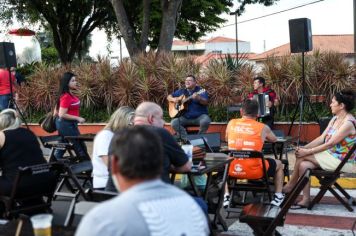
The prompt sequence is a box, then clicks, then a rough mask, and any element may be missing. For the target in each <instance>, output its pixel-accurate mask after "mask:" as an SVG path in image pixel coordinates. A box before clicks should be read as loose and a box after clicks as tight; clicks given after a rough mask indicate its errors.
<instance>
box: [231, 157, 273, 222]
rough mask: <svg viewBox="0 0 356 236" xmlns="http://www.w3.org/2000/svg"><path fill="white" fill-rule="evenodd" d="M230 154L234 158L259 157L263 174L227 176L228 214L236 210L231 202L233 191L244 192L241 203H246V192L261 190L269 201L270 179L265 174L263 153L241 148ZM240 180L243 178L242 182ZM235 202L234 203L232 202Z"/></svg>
mask: <svg viewBox="0 0 356 236" xmlns="http://www.w3.org/2000/svg"><path fill="white" fill-rule="evenodd" d="M230 155H232V156H233V157H234V158H242V159H245V158H258V159H261V162H262V168H263V169H262V171H263V173H264V174H263V176H262V178H260V179H253V180H250V179H240V178H236V177H232V176H230V175H229V177H228V183H229V185H228V188H229V190H230V192H231V194H230V203H229V207H228V208H227V209H226V211H227V212H228V216H229V213H230V212H236V211H235V209H234V207H232V204H233V203H234V195H235V192H244V195H243V199H242V202H241V204H242V205H246V202H245V201H246V194H247V192H252V193H253V194H254V195H255V194H256V193H259V192H262V193H267V196H268V199H269V201H271V200H272V193H271V186H270V185H271V184H272V183H270V179H269V177H268V174H267V168H266V165H265V158H264V156H263V154H262V153H261V152H257V151H242V150H238V151H233V152H232V153H231V154H230ZM231 165H233V164H232V163H231V164H230V168H232V167H231ZM241 180H245V181H244V182H242V181H241ZM234 204H236V203H234Z"/></svg>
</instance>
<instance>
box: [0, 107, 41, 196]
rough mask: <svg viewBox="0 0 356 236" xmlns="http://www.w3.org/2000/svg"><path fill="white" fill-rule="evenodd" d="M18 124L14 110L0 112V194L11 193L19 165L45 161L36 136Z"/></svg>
mask: <svg viewBox="0 0 356 236" xmlns="http://www.w3.org/2000/svg"><path fill="white" fill-rule="evenodd" d="M20 126H21V120H20V119H19V118H18V116H17V113H16V111H15V110H13V109H5V110H3V111H2V112H1V113H0V168H1V171H2V175H1V177H0V195H9V194H10V193H11V190H12V187H13V186H12V185H13V182H14V180H15V177H16V175H17V172H18V168H19V167H26V166H31V165H37V164H43V163H46V160H45V159H44V157H43V155H42V150H41V148H40V144H39V142H38V140H37V137H36V136H35V135H34V134H33V133H32V132H31V131H30V130H28V129H25V128H21V127H20ZM39 187H41V186H39Z"/></svg>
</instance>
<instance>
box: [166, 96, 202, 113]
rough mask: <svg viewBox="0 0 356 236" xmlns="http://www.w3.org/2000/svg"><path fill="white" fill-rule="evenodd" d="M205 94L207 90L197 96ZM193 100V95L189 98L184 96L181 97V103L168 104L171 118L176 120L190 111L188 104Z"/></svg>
mask: <svg viewBox="0 0 356 236" xmlns="http://www.w3.org/2000/svg"><path fill="white" fill-rule="evenodd" d="M204 92H205V89H200V90H199V91H198V92H195V93H196V94H198V95H200V94H202V93H204ZM192 98H193V94H192V95H190V96H189V97H187V96H185V95H184V94H183V95H181V96H179V97H178V99H179V102H178V103H175V102H170V101H169V102H168V113H169V116H170V117H171V118H176V117H177V116H180V115H181V114H182V113H183V112H185V111H186V110H187V109H188V102H189V101H190V100H191V99H192Z"/></svg>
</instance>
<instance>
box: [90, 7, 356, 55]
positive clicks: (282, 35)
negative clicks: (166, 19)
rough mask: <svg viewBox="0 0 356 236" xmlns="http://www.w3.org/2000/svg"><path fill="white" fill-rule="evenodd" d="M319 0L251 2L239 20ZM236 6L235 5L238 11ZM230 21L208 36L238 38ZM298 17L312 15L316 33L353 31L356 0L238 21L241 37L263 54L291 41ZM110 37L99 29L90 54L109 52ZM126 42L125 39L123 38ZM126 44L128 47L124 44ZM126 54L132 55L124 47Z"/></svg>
mask: <svg viewBox="0 0 356 236" xmlns="http://www.w3.org/2000/svg"><path fill="white" fill-rule="evenodd" d="M315 1H317V0H279V1H278V2H276V3H275V4H274V5H273V6H269V7H265V6H263V5H258V4H254V5H248V6H247V7H246V11H245V12H244V13H243V15H242V16H239V17H238V20H237V21H238V22H242V21H245V20H249V19H252V18H256V17H260V16H264V15H268V14H272V13H275V12H278V11H282V10H286V9H289V8H293V7H296V6H300V5H304V4H306V3H311V2H315ZM234 9H236V8H232V9H231V11H234ZM222 17H223V18H225V19H227V20H228V21H227V22H226V23H224V24H223V25H230V26H226V27H221V28H220V29H218V30H216V31H215V32H212V33H209V34H208V35H207V36H206V37H205V38H211V37H215V36H225V37H229V38H235V16H231V15H228V14H224V15H222ZM295 18H309V19H310V20H311V25H312V26H311V28H312V33H313V34H314V35H315V34H353V0H324V1H321V2H318V3H315V4H311V5H308V6H305V7H301V8H297V9H294V10H290V11H287V12H283V13H279V14H276V15H272V16H267V17H265V18H261V19H257V20H252V21H249V22H245V23H238V39H239V40H243V41H249V42H250V44H251V52H255V53H262V52H264V51H265V50H269V49H272V48H275V47H277V46H280V45H282V44H285V43H288V42H289V27H288V20H290V19H295ZM105 41H106V36H105V33H104V32H101V31H95V32H94V33H93V37H92V45H93V46H92V47H91V48H90V55H91V56H93V57H96V55H98V54H100V55H107V44H106V43H104V42H105ZM122 43H123V45H124V42H123V41H122ZM123 47H124V46H123ZM119 48H120V47H119V43H118V40H115V41H114V42H112V43H111V44H110V49H111V50H112V53H111V56H119V52H120V49H119ZM123 56H124V57H125V56H128V53H127V50H126V49H125V48H123Z"/></svg>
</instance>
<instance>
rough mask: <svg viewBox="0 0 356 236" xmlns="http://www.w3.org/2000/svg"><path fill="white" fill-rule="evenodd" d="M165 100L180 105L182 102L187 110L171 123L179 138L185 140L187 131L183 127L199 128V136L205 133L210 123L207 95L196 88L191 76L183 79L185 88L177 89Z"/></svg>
mask: <svg viewBox="0 0 356 236" xmlns="http://www.w3.org/2000/svg"><path fill="white" fill-rule="evenodd" d="M167 100H168V101H169V102H173V103H175V104H178V105H180V104H181V103H182V101H183V102H184V101H185V102H184V104H186V105H187V108H186V109H185V110H184V111H183V112H182V113H181V114H179V115H178V116H176V117H175V118H174V119H172V121H171V126H172V128H173V129H174V130H175V131H176V133H177V134H178V135H179V137H180V138H182V139H186V137H187V131H186V129H185V128H184V127H186V126H190V125H195V126H199V127H200V128H199V134H202V133H205V132H206V131H207V130H208V128H209V124H210V122H211V120H210V117H209V115H208V107H207V106H208V103H209V96H208V93H207V92H206V91H205V90H204V89H202V88H201V87H200V86H197V81H196V79H195V77H194V76H193V75H188V76H187V78H186V79H185V88H184V89H179V90H177V91H175V92H174V93H172V94H170V95H168V97H167Z"/></svg>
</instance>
